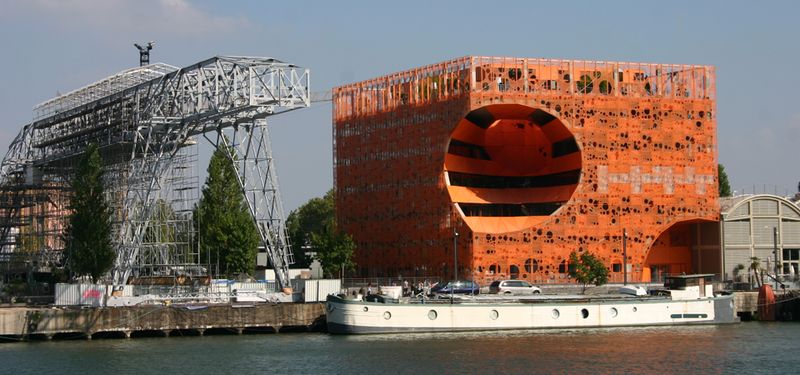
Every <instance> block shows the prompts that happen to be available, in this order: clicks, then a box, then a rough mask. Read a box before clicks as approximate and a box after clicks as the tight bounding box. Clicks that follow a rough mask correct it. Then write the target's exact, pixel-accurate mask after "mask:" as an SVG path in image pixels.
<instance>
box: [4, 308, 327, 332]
mask: <svg viewBox="0 0 800 375" xmlns="http://www.w3.org/2000/svg"><path fill="white" fill-rule="evenodd" d="M324 319H325V313H324V307H323V304H322V303H280V304H252V305H209V306H174V305H173V306H136V307H114V308H109V307H106V308H101V307H97V308H30V307H8V308H0V337H2V338H4V339H6V340H27V339H51V338H57V339H58V338H86V339H91V338H92V337H136V336H145V335H146V336H153V335H159V336H170V335H176V334H179V335H204V334H209V333H220V332H228V333H239V334H241V333H243V332H283V331H309V330H322V329H324V326H325V324H324V323H325V322H324Z"/></svg>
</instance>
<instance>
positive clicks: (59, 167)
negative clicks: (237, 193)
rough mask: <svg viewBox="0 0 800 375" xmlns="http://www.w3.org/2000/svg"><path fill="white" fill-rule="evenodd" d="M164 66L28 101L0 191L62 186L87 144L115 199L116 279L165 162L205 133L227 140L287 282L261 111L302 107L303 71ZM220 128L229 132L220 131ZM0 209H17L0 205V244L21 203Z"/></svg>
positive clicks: (147, 219) (306, 101) (129, 265)
mask: <svg viewBox="0 0 800 375" xmlns="http://www.w3.org/2000/svg"><path fill="white" fill-rule="evenodd" d="M168 67H169V66H167V65H157V66H156V67H153V66H145V67H142V68H139V69H138V70H137V69H132V70H129V71H126V72H123V73H121V74H119V75H117V76H114V77H111V78H109V79H106V80H104V81H101V82H98V83H96V84H93V85H91V86H87V87H86V88H84V89H80V90H76V91H75V92H73V93H70V94H67V95H65V96H64V97H60V98H57V99H54V100H51V101H49V102H46V103H44V104H42V105H40V106H38V107H37V110H38V111H39V113H38V114H37V116H36V118H37V120H35V121H34V122H33V123H32V124H29V125H27V126H25V127H24V128H23V130H22V131H21V132H20V134H19V135H18V136H17V138H16V139H15V140H14V142H13V143H12V145H11V148H10V149H9V152H8V154H7V155H6V157H5V158H4V160H3V164H2V171H1V172H2V174H1V175H0V186H2V192H3V194H4V195H3V199H4V200H6V201H10V200H12V199H13V194H12V193H13V192H14V191H26V190H29V189H26V186H27V185H26V184H29V185H31V184H33V185H35V186H39V187H42V186H64V185H65V181H68V178H69V173H70V171H71V165H72V164H74V162H75V160H76V158H77V157H78V156H79V155H80V154H81V153H82V152H83V150H84V148H85V146H86V145H87V144H88V143H90V142H95V143H97V144H98V145H99V146H100V148H101V152H102V153H103V156H104V160H105V162H106V164H107V166H106V167H105V168H106V171H107V177H106V178H107V182H108V183H109V184H111V185H113V186H112V187H111V189H110V191H111V193H110V195H111V200H112V201H116V202H117V204H116V205H115V215H116V218H117V219H118V220H117V223H118V225H117V227H116V229H117V237H116V239H115V244H116V246H117V250H118V257H117V261H116V264H115V267H114V270H113V278H114V282H115V284H117V285H120V284H124V283H125V282H126V280H127V279H128V277H129V276H131V273H132V272H134V271H135V270H136V269H137V267H138V264H137V262H139V259H141V257H140V255H141V254H140V250H141V249H142V243H143V241H144V237H145V236H146V232H147V230H148V229H147V228H148V227H151V226H152V224H153V223H152V221H153V217H154V215H155V216H157V215H158V214H157V213H156V214H154V213H153V212H152V211H153V210H154V207H158V204H157V203H158V200H159V199H160V197H161V196H163V192H164V191H165V190H169V189H170V187H169V186H168V185H169V182H170V181H169V179H168V178H166V177H165V176H166V175H171V174H173V173H174V169H173V168H174V167H175V160H176V159H181V158H180V157H176V155H179V153H180V152H181V150H182V149H184V148H185V147H186V146H187V145H190V144H193V143H194V142H193V139H194V136H197V135H200V134H205V133H214V134H215V136H214V137H208V136H206V138H207V139H209V140H212V144H214V145H215V146H218V147H222V146H223V145H225V146H229V147H224V149H225V150H229V151H230V152H229V153H228V156H229V158H230V159H231V160H232V161H233V162H234V165H235V166H236V170H237V172H238V173H239V183H240V186H241V188H242V191H243V192H244V193H245V196H246V197H247V199H246V201H247V204H248V207H249V209H250V212H251V214H252V215H253V219H254V221H255V222H256V224H257V226H258V229H259V233H260V234H261V238H262V244H263V246H264V248H265V250H266V251H267V253H268V255H269V257H270V261H271V263H272V265H273V266H274V268H275V270H276V278H277V282H278V285H279V286H280V287H283V286H288V273H287V272H288V265H289V263H290V262H291V251H290V250H289V248H288V243H287V241H286V233H285V227H284V223H283V217H284V216H283V209H282V206H281V203H280V202H281V199H280V192H279V190H278V184H277V179H276V176H275V170H274V165H273V164H272V158H271V155H270V146H269V139H268V133H267V131H266V121H265V120H264V119H265V118H266V117H267V116H270V115H274V114H278V113H282V112H286V111H290V110H293V109H297V108H303V107H308V106H309V105H310V103H311V98H310V91H309V71H308V70H307V69H303V68H300V67H297V66H294V65H291V64H287V63H284V62H281V61H278V60H275V59H270V58H258V57H214V58H210V59H208V60H205V61H202V62H199V63H197V64H193V65H191V66H188V67H186V68H183V69H175V70H172V71H168V70H169V69H168ZM140 70H143V71H144V72H142V71H140ZM152 76H156V78H152ZM104 82H105V83H104ZM225 132H228V133H231V136H230V137H221V136H220V135H222V134H224V133H225ZM37 184H38V185H37ZM33 185H32V186H33ZM173 190H174V189H173ZM11 203H13V202H11ZM112 205H113V204H112ZM4 207H5V206H4ZM8 207H16V208H17V209H16V210H12V209H10V208H3V216H4V217H5V219H4V220H5V223H6V225H3V226H2V230H0V235H2V236H3V237H2V239H3V240H4V242H6V241H5V240H6V239H7V238H8V237H9V232H10V230H9V229H8V228H14V226H13V225H9V224H8V223H9V222H12V221H13V219H11V218H13V217H14V216H15V215H19V212H20V211H21V210H20V209H19V207H17V206H15V205H14V204H9V205H8ZM20 207H22V206H20ZM22 211H24V210H22ZM63 211H64V210H63V209H62V210H61V212H62V213H63ZM62 216H63V215H62ZM4 252H6V253H7V252H8V251H7V250H5V248H4ZM163 262H168V259H166V258H165V259H164V260H163Z"/></svg>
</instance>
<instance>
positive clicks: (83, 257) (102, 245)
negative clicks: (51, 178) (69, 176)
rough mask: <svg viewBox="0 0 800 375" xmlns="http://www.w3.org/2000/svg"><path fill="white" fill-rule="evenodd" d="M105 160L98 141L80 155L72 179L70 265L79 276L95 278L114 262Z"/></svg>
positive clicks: (69, 237)
mask: <svg viewBox="0 0 800 375" xmlns="http://www.w3.org/2000/svg"><path fill="white" fill-rule="evenodd" d="M102 166H103V161H102V159H101V158H100V151H99V150H98V148H97V145H95V144H90V145H89V146H88V147H86V152H85V153H84V154H83V156H82V157H81V159H80V161H79V163H78V168H77V170H76V173H75V176H74V178H73V181H72V189H73V192H74V196H73V197H72V201H71V202H70V206H69V208H70V210H71V211H72V213H71V214H70V216H69V222H68V224H67V251H68V265H69V267H70V269H71V270H72V272H74V273H75V274H76V275H78V276H83V275H88V276H90V277H91V278H92V282H93V283H94V282H97V280H98V279H99V278H100V276H102V275H103V274H105V273H106V272H108V270H110V269H111V267H112V266H113V265H114V259H115V257H116V253H115V252H114V249H113V248H112V247H111V209H110V208H109V207H108V203H107V202H106V199H105V193H104V189H103V170H102Z"/></svg>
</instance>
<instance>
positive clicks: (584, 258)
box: [569, 251, 608, 293]
mask: <svg viewBox="0 0 800 375" xmlns="http://www.w3.org/2000/svg"><path fill="white" fill-rule="evenodd" d="M569 263H570V267H569V277H571V278H573V279H575V281H577V282H578V283H580V284H581V285H582V286H583V290H582V291H581V293H586V286H587V285H589V284H594V285H597V286H600V285H603V284H605V283H607V282H608V268H606V266H605V264H603V262H602V261H601V260H600V259H598V258H597V257H595V256H594V255H592V254H590V253H589V252H588V251H587V252H583V253H581V255H580V256H578V254H577V253H575V252H574V251H573V252H572V253H571V254H569Z"/></svg>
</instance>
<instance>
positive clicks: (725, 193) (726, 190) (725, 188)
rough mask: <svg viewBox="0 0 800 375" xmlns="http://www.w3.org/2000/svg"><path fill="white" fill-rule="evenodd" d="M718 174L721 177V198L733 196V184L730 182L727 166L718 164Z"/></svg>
mask: <svg viewBox="0 0 800 375" xmlns="http://www.w3.org/2000/svg"><path fill="white" fill-rule="evenodd" d="M717 174H718V175H719V196H720V197H730V196H731V184H730V183H729V182H728V174H727V173H725V166H724V165H722V164H717Z"/></svg>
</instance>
